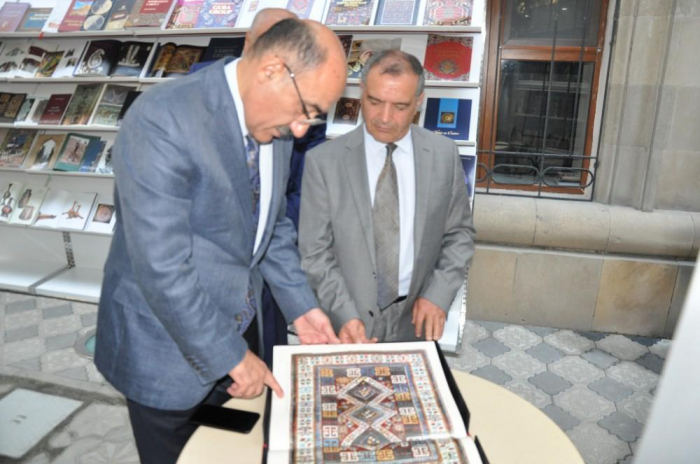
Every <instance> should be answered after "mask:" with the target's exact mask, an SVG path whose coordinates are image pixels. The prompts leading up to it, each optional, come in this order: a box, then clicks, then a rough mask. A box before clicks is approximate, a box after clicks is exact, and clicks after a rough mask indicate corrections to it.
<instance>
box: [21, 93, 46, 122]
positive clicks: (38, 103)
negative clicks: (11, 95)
mask: <svg viewBox="0 0 700 464" xmlns="http://www.w3.org/2000/svg"><path fill="white" fill-rule="evenodd" d="M48 103H49V99H48V98H46V97H36V99H35V100H34V104H33V105H32V109H31V110H29V116H27V119H26V121H25V124H39V121H40V120H41V117H42V116H43V114H44V110H45V109H46V105H47V104H48Z"/></svg>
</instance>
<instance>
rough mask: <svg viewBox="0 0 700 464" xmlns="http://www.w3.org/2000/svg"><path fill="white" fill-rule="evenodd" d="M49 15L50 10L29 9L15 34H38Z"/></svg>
mask: <svg viewBox="0 0 700 464" xmlns="http://www.w3.org/2000/svg"><path fill="white" fill-rule="evenodd" d="M50 15H51V8H30V9H29V10H28V11H27V14H25V15H24V18H23V19H22V24H21V25H20V26H19V27H18V28H17V32H39V31H41V29H42V28H43V27H44V24H46V21H47V20H48V19H49V16H50Z"/></svg>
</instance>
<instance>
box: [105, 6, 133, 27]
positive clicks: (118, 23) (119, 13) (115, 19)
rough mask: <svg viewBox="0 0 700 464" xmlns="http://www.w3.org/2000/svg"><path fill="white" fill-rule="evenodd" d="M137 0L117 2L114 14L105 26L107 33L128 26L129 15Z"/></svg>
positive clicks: (112, 13) (113, 10) (113, 8)
mask: <svg viewBox="0 0 700 464" xmlns="http://www.w3.org/2000/svg"><path fill="white" fill-rule="evenodd" d="M135 2H136V0H116V1H115V2H114V7H112V12H111V14H110V15H109V18H108V19H107V24H105V27H104V30H105V31H119V30H122V29H124V26H126V20H127V19H128V18H129V13H131V9H132V8H133V6H134V3H135Z"/></svg>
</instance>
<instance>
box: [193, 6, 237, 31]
mask: <svg viewBox="0 0 700 464" xmlns="http://www.w3.org/2000/svg"><path fill="white" fill-rule="evenodd" d="M242 4H243V0H204V1H203V3H202V7H201V9H200V11H199V16H198V17H197V23H196V24H195V28H196V29H208V28H213V27H234V26H235V25H236V19H238V14H239V13H240V10H241V5H242Z"/></svg>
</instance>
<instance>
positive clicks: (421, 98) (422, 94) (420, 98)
mask: <svg viewBox="0 0 700 464" xmlns="http://www.w3.org/2000/svg"><path fill="white" fill-rule="evenodd" d="M424 98H425V92H421V93H420V95H418V98H416V105H417V106H416V108H420V107H421V106H423V99H424Z"/></svg>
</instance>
